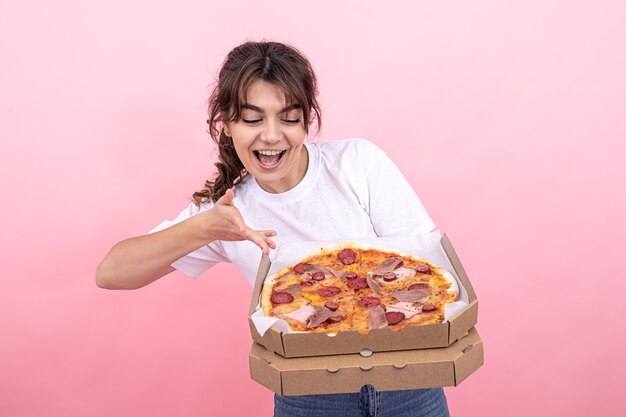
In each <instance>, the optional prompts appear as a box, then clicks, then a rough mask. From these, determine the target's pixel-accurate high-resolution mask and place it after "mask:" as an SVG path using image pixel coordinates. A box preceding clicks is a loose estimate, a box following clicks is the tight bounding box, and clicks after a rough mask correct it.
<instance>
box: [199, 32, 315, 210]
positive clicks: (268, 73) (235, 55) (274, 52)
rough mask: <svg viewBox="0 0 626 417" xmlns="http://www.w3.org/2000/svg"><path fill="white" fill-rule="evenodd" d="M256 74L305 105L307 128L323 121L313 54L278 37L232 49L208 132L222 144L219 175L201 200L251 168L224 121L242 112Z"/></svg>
mask: <svg viewBox="0 0 626 417" xmlns="http://www.w3.org/2000/svg"><path fill="white" fill-rule="evenodd" d="M257 80H263V81H267V82H270V83H272V84H275V85H277V86H279V87H280V88H281V89H282V90H283V91H284V93H285V98H286V99H287V102H288V103H297V104H299V105H300V108H301V109H302V114H303V116H302V118H303V121H304V128H305V130H306V132H307V133H308V132H309V126H310V125H311V124H313V122H315V124H316V125H317V126H316V127H317V129H316V130H317V132H319V130H320V128H321V126H322V123H321V122H322V119H321V109H320V106H319V103H318V101H317V94H318V90H317V78H316V77H315V73H314V72H313V68H312V67H311V64H310V62H309V60H308V59H307V58H306V57H305V56H304V55H303V54H302V53H301V52H300V51H298V50H297V49H296V48H294V47H292V46H289V45H286V44H283V43H279V42H266V41H262V42H246V43H244V44H241V45H239V46H237V47H236V48H234V49H233V50H232V51H230V52H229V53H228V55H227V56H226V59H225V60H224V63H223V64H222V68H221V69H220V72H219V77H218V80H217V83H216V84H215V86H214V87H213V91H212V92H211V95H210V97H209V118H208V119H207V124H208V125H209V135H210V136H211V138H212V139H213V141H214V142H215V143H216V144H217V147H218V162H216V163H215V166H216V168H217V175H216V177H215V179H214V180H213V181H210V180H207V181H206V183H205V184H204V188H203V189H202V190H201V191H197V192H195V193H194V194H193V196H192V198H193V200H194V202H195V204H196V205H198V206H199V205H200V204H202V203H205V202H208V201H211V200H212V201H217V200H218V199H219V198H220V197H221V196H223V195H224V193H225V192H226V190H227V189H228V188H230V187H232V186H233V185H236V184H237V183H239V182H240V181H241V179H242V178H243V176H244V175H246V171H245V169H244V166H243V164H242V163H241V161H240V160H239V157H238V156H237V153H236V152H235V146H234V144H233V140H232V138H230V137H228V136H226V134H225V133H224V130H223V124H224V123H225V122H236V121H238V120H239V119H240V118H241V107H242V104H244V103H245V100H246V92H247V91H248V88H249V87H250V86H251V85H252V84H253V83H254V82H255V81H257Z"/></svg>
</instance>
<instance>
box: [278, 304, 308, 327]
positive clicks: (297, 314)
mask: <svg viewBox="0 0 626 417" xmlns="http://www.w3.org/2000/svg"><path fill="white" fill-rule="evenodd" d="M313 313H315V307H313V306H304V307H300V308H299V309H297V310H295V311H292V312H291V313H287V314H284V316H285V317H289V318H290V319H293V320H296V321H299V322H301V323H304V324H306V321H307V319H308V318H309V317H311V315H312V314H313Z"/></svg>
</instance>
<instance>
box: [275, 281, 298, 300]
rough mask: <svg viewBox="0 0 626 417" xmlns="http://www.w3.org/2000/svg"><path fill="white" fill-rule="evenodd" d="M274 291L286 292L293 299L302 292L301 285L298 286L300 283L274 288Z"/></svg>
mask: <svg viewBox="0 0 626 417" xmlns="http://www.w3.org/2000/svg"><path fill="white" fill-rule="evenodd" d="M276 291H280V292H286V293H287V294H290V295H291V296H292V297H293V298H294V299H296V298H298V297H300V293H302V287H301V286H300V284H291V285H290V286H288V287H285V288H279V289H276Z"/></svg>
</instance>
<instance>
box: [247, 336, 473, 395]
mask: <svg viewBox="0 0 626 417" xmlns="http://www.w3.org/2000/svg"><path fill="white" fill-rule="evenodd" d="M483 354H484V353H483V344H482V340H481V339H480V336H479V335H478V332H476V330H475V329H472V330H470V332H469V333H468V335H467V336H466V337H464V338H462V339H461V340H459V341H457V342H456V343H453V344H452V345H451V346H449V347H446V348H436V349H416V350H404V351H395V352H375V353H372V354H371V355H370V356H369V357H365V356H363V355H361V354H349V355H333V356H314V357H306V358H283V357H282V356H280V355H277V354H275V353H273V352H270V351H269V350H267V349H265V348H263V346H261V345H259V344H257V343H253V345H252V350H251V351H250V376H251V377H252V379H253V380H255V381H257V382H258V383H260V384H261V385H264V386H265V387H267V388H269V389H270V390H272V391H274V392H275V393H277V394H280V395H315V394H337V393H348V392H358V391H359V390H360V389H361V387H362V386H363V385H366V384H370V385H373V386H374V387H375V388H376V390H378V391H389V390H406V389H421V388H434V387H448V386H457V385H459V384H460V383H461V382H463V381H464V380H465V379H466V378H467V377H468V376H470V375H471V374H472V373H473V372H474V371H476V370H477V369H478V368H480V367H481V366H482V364H483Z"/></svg>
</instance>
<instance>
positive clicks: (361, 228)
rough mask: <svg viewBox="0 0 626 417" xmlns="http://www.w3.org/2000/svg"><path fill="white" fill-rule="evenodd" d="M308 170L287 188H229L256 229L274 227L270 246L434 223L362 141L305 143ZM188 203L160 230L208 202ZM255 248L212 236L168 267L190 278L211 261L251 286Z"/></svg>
mask: <svg viewBox="0 0 626 417" xmlns="http://www.w3.org/2000/svg"><path fill="white" fill-rule="evenodd" d="M305 146H306V149H307V151H308V153H309V165H308V169H307V172H306V174H305V176H304V178H303V179H302V181H300V183H299V184H298V185H296V186H295V187H294V188H292V189H291V190H288V191H286V192H284V193H280V194H272V193H268V192H267V191H264V190H263V189H262V188H261V187H259V185H258V184H257V182H256V180H255V179H254V177H252V176H251V175H246V176H245V177H244V178H243V180H242V181H241V182H240V183H239V184H238V185H237V186H236V187H235V188H234V191H235V198H234V200H233V204H234V205H235V207H237V209H239V211H240V212H241V214H242V216H243V218H244V221H245V222H246V224H247V225H248V226H249V227H251V228H252V229H255V230H268V229H273V230H276V232H277V233H278V235H277V236H275V237H273V238H272V239H273V240H274V242H276V245H277V246H280V245H284V244H287V243H288V242H289V241H295V242H298V241H302V240H336V241H343V240H350V239H356V238H367V237H376V236H402V235H414V234H419V233H426V232H430V231H431V230H433V229H434V224H433V222H432V220H431V219H430V217H429V216H428V213H427V212H426V210H425V209H424V207H423V205H422V203H421V202H420V200H419V198H418V197H417V195H416V194H415V192H414V191H413V189H412V188H411V186H410V185H409V183H408V182H407V181H406V179H405V178H404V176H403V175H402V173H401V172H400V170H398V168H397V167H396V166H395V165H394V163H393V162H392V161H391V160H390V159H389V157H388V156H387V155H386V154H385V153H384V152H383V151H382V150H381V149H380V148H378V147H377V146H376V145H374V144H373V143H371V142H369V141H367V140H365V139H345V140H334V141H318V142H305ZM213 204H214V203H213V202H209V203H206V204H203V205H202V206H201V207H197V206H196V205H195V204H193V203H191V204H190V205H189V206H188V207H187V208H185V209H184V210H183V211H182V212H181V213H180V214H179V215H178V217H176V218H175V219H174V220H171V221H164V222H163V223H161V224H159V225H158V226H157V227H156V228H154V229H153V230H152V231H150V233H152V232H156V231H159V230H163V229H165V228H167V227H169V226H172V225H174V224H176V223H178V222H181V221H183V220H185V219H188V218H189V217H191V216H193V215H195V214H197V213H199V212H201V211H204V210H208V209H209V208H211V207H213ZM260 259H261V249H260V248H259V247H258V246H256V245H255V244H254V243H252V242H250V241H239V242H227V241H214V242H212V243H210V244H208V245H206V246H203V247H201V248H199V249H197V250H195V251H194V252H192V253H190V254H188V255H186V256H184V257H182V258H181V259H179V260H177V261H176V262H174V263H173V264H172V266H173V267H174V268H176V269H178V270H180V271H182V272H184V273H185V274H187V275H189V276H191V277H194V278H197V277H199V276H200V275H201V274H202V273H204V272H205V271H206V270H207V269H209V268H211V267H212V266H213V265H215V264H216V263H218V262H231V263H233V264H235V265H237V267H238V268H239V270H240V271H241V273H242V274H243V275H244V277H245V278H246V279H247V280H248V282H250V283H251V284H252V285H254V281H255V278H256V271H257V269H258V266H259V261H260Z"/></svg>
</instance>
